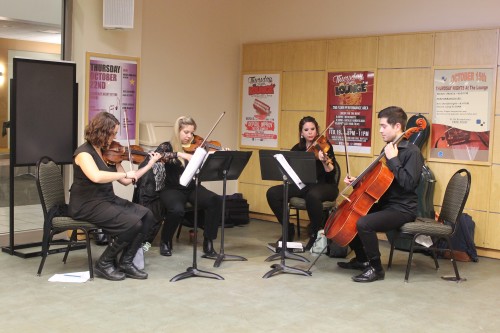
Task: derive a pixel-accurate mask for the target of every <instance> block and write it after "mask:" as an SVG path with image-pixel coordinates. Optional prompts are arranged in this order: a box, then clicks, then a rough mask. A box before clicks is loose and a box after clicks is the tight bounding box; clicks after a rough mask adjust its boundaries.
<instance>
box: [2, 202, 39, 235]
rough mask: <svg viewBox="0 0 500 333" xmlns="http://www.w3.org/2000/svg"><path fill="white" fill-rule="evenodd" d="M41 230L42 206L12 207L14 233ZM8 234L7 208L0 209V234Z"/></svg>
mask: <svg viewBox="0 0 500 333" xmlns="http://www.w3.org/2000/svg"><path fill="white" fill-rule="evenodd" d="M41 228H43V211H42V206H41V205H40V204H38V205H26V206H15V207H14V231H27V230H36V229H41ZM6 233H9V207H0V234H6Z"/></svg>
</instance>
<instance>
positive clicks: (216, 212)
mask: <svg viewBox="0 0 500 333" xmlns="http://www.w3.org/2000/svg"><path fill="white" fill-rule="evenodd" d="M195 130H196V122H195V121H194V119H193V118H190V117H185V116H182V117H179V118H177V120H176V121H175V124H174V134H173V136H172V142H171V144H172V147H173V150H174V152H177V158H175V159H170V160H168V161H167V162H166V163H165V187H164V188H163V189H162V190H161V192H160V199H161V201H162V203H163V205H164V206H165V208H166V216H165V223H164V224H163V229H162V233H161V244H160V254H161V255H163V256H171V255H172V238H173V236H174V233H175V230H176V229H177V228H178V226H179V224H180V223H181V221H182V220H183V219H184V215H185V213H186V212H185V205H186V202H190V203H191V204H193V206H194V199H195V184H194V182H190V183H189V185H188V186H183V185H181V184H180V183H179V179H180V176H181V175H182V173H183V172H184V170H185V168H186V166H187V164H188V163H189V160H190V159H191V157H192V155H191V154H188V153H186V152H185V150H188V151H192V149H190V148H192V147H191V146H190V144H191V142H192V140H193V137H194V132H195ZM198 208H199V209H201V210H203V213H204V214H203V215H204V228H203V236H204V239H203V252H204V253H205V256H209V257H214V256H216V255H217V253H216V252H215V250H214V247H213V240H214V239H216V238H217V231H218V228H219V222H220V220H221V216H222V198H221V197H220V196H219V195H217V194H215V193H214V192H212V191H209V190H208V189H206V188H205V187H203V186H201V185H200V186H198Z"/></svg>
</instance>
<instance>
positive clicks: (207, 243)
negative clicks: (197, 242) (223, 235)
mask: <svg viewBox="0 0 500 333" xmlns="http://www.w3.org/2000/svg"><path fill="white" fill-rule="evenodd" d="M203 253H204V254H205V256H206V257H214V256H217V252H215V250H214V243H213V242H212V240H211V239H208V238H206V237H205V238H204V239H203Z"/></svg>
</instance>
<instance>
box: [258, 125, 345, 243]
mask: <svg viewBox="0 0 500 333" xmlns="http://www.w3.org/2000/svg"><path fill="white" fill-rule="evenodd" d="M318 133H319V126H318V122H317V121H316V119H314V118H313V117H311V116H306V117H304V118H302V119H301V120H300V122H299V136H300V140H299V143H297V144H296V145H295V146H293V148H292V149H291V150H294V151H306V150H308V149H309V151H310V150H311V148H315V147H312V146H313V145H315V143H316V139H317V138H318ZM323 144H325V145H326V149H318V148H316V150H317V157H318V159H317V161H316V175H317V183H316V184H308V185H307V186H306V187H305V188H303V189H302V190H299V189H298V188H297V187H296V186H290V187H289V188H288V197H289V198H291V197H300V198H304V199H305V200H306V208H307V213H308V215H309V219H310V221H311V222H310V224H309V227H308V233H309V236H310V238H309V241H308V243H307V245H306V249H307V250H308V249H310V248H311V247H312V245H313V244H314V241H315V240H316V235H317V232H318V231H319V229H320V228H321V224H322V222H323V201H333V200H335V199H336V198H337V195H338V193H339V190H338V184H336V183H335V172H340V170H334V165H335V163H334V161H335V154H334V153H333V147H332V146H331V144H330V143H329V142H328V141H327V140H325V142H324V143H323ZM325 151H326V153H325ZM267 202H268V204H269V207H270V208H271V210H272V211H273V213H274V215H275V216H276V217H277V219H278V221H279V222H280V223H283V185H277V186H273V187H271V188H270V189H269V190H268V191H267ZM286 222H287V223H289V225H288V240H289V241H293V238H294V235H295V227H294V225H293V224H291V223H290V222H289V221H286Z"/></svg>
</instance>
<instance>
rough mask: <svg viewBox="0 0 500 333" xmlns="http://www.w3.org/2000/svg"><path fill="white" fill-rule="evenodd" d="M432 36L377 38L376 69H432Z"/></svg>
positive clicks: (415, 35) (413, 35) (414, 35)
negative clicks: (377, 54)
mask: <svg viewBox="0 0 500 333" xmlns="http://www.w3.org/2000/svg"><path fill="white" fill-rule="evenodd" d="M433 61H434V34H433V33H430V34H412V35H394V36H381V37H379V57H378V68H408V67H432V64H433Z"/></svg>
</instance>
